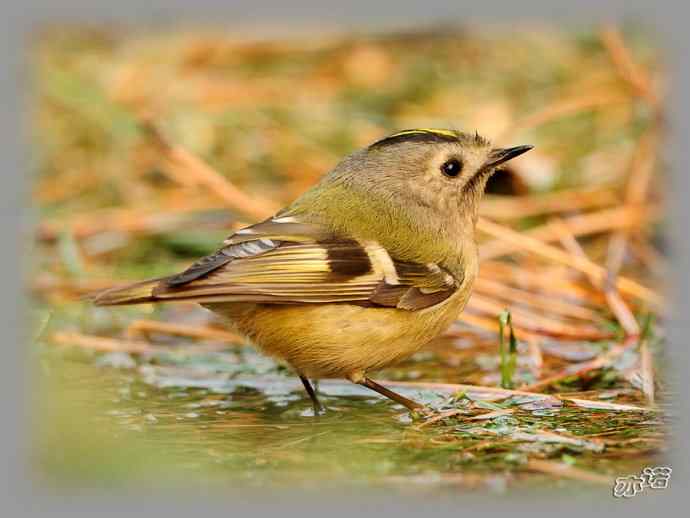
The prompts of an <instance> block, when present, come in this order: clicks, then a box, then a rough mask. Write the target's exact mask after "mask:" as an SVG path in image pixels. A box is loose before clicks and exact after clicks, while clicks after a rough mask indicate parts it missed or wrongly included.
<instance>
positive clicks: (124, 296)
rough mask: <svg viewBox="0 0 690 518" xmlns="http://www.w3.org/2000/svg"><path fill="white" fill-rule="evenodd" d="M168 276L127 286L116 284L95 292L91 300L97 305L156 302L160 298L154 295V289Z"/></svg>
mask: <svg viewBox="0 0 690 518" xmlns="http://www.w3.org/2000/svg"><path fill="white" fill-rule="evenodd" d="M166 278H167V277H164V278H160V279H150V280H148V281H142V282H136V283H134V284H127V285H125V286H115V287H114V288H109V289H107V290H104V291H101V292H98V293H95V294H94V295H92V296H91V300H92V301H93V303H94V304H96V305H97V306H120V305H125V304H145V303H147V302H155V301H156V300H158V299H157V297H155V296H154V295H153V293H152V292H153V289H154V288H155V287H156V286H158V284H159V283H160V282H161V281H163V280H165V279H166Z"/></svg>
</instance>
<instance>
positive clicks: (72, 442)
mask: <svg viewBox="0 0 690 518" xmlns="http://www.w3.org/2000/svg"><path fill="white" fill-rule="evenodd" d="M60 324H61V323H60V322H58V325H60ZM460 335H461V336H460V337H454V338H447V339H444V340H440V341H438V342H437V343H435V344H434V346H433V347H432V348H431V349H430V350H428V351H423V352H421V353H419V354H418V355H417V356H416V357H414V358H413V359H411V360H410V361H408V362H406V363H405V364H403V365H401V366H400V367H397V368H395V369H389V370H387V371H383V372H381V373H379V376H378V377H377V379H388V380H407V381H410V380H412V381H443V382H449V383H463V382H464V383H468V382H469V383H477V382H478V381H481V380H482V379H484V380H487V379H491V378H492V376H494V375H495V374H496V369H497V362H496V361H494V360H495V359H496V356H497V352H498V351H497V349H496V346H495V345H494V344H491V342H490V341H487V342H486V343H481V342H477V343H476V344H474V345H477V347H474V346H472V343H471V340H470V338H471V337H472V336H474V335H472V334H463V333H460ZM166 341H167V344H166ZM158 345H159V348H158V349H157V350H156V352H155V353H149V354H145V355H132V354H128V353H123V352H110V353H96V352H93V351H88V350H86V351H85V350H82V349H77V348H71V347H55V346H54V345H50V344H47V343H44V342H42V341H41V340H39V341H38V343H37V345H36V354H37V357H38V359H39V362H38V364H39V368H38V372H37V376H38V380H39V381H40V386H41V387H42V390H41V391H38V392H37V394H38V395H39V399H40V401H39V402H37V408H39V409H40V410H41V412H40V413H39V415H38V417H37V421H36V426H35V430H36V438H37V444H38V445H39V448H37V450H36V456H35V462H36V465H37V466H38V468H39V473H40V476H41V478H43V479H45V480H47V481H48V482H49V483H50V484H51V485H53V484H57V485H61V484H72V483H74V484H79V485H82V484H84V483H88V484H93V485H97V486H100V485H106V486H112V485H120V484H123V485H125V484H135V485H140V484H145V485H166V484H169V483H180V482H181V483H183V484H185V485H191V486H194V485H202V486H204V487H208V486H209V485H215V484H217V485H219V486H221V487H224V486H232V487H238V486H240V487H244V486H246V487H264V486H266V485H269V484H277V485H279V486H287V487H295V486H297V487H306V488H315V487H323V486H343V485H345V486H355V487H357V486H362V487H386V488H396V490H399V491H416V490H422V491H432V492H438V491H440V492H443V491H467V490H477V489H482V490H486V491H491V492H499V493H503V492H508V491H510V490H511V489H512V488H522V487H539V488H544V489H549V488H551V489H553V488H559V487H560V488H564V487H567V488H568V491H591V490H594V491H600V492H601V491H603V492H608V493H610V492H611V489H612V487H613V480H614V478H615V477H616V476H623V475H629V474H636V473H639V472H640V470H641V469H642V468H643V467H645V466H655V465H662V463H663V451H664V437H663V434H662V430H663V423H662V417H661V413H660V412H622V411H610V410H592V409H583V408H578V407H575V406H573V405H570V404H568V403H567V402H566V403H565V404H558V405H554V404H553V402H549V401H542V400H537V399H534V398H529V397H527V398H525V397H509V398H506V397H481V398H480V397H477V396H476V395H475V394H472V393H456V394H452V393H448V392H443V391H434V390H428V389H423V390H418V389H414V388H409V387H407V388H406V387H396V390H399V391H401V392H402V393H403V394H405V395H406V396H408V397H412V398H415V399H417V400H420V401H422V402H424V403H426V404H428V405H429V406H431V407H433V408H434V409H435V410H436V411H437V415H440V414H443V415H445V416H446V417H445V418H444V419H438V420H434V421H432V422H427V421H428V419H427V420H425V419H419V418H418V419H412V418H411V417H410V415H409V414H408V413H407V411H406V410H405V409H404V408H403V407H401V406H398V405H395V404H393V403H392V402H390V401H388V400H384V399H382V398H381V397H380V396H378V395H377V394H374V393H371V392H369V391H367V390H366V389H363V388H360V387H357V386H354V385H352V384H349V383H347V382H338V381H327V382H322V383H320V385H319V393H320V398H321V399H322V402H323V403H324V404H325V406H326V407H327V408H328V411H327V412H326V414H325V415H320V416H314V415H313V412H312V408H311V404H310V401H309V399H308V397H307V396H306V394H305V393H304V390H303V388H302V386H301V384H300V382H299V380H298V379H297V378H295V377H294V376H292V375H291V373H290V372H289V371H287V370H286V369H284V368H282V367H280V366H278V365H276V364H275V363H274V362H272V361H271V360H269V359H266V358H264V357H262V356H260V355H259V354H257V353H256V352H254V350H253V349H252V348H251V347H247V346H230V347H223V346H222V345H221V344H218V343H215V344H214V343H209V342H203V343H200V342H192V341H191V340H186V339H182V338H174V339H171V338H170V337H168V338H166V339H162V338H161V339H159V342H158ZM470 353H471V354H470ZM599 383H602V382H601V381H599ZM609 385H610V389H608V390H606V391H603V390H599V391H598V392H597V393H596V395H592V394H587V393H580V394H577V393H575V394H574V395H576V396H578V397H585V398H589V399H595V400H599V401H605V402H613V401H617V402H623V403H637V404H639V403H640V401H639V400H638V399H636V398H637V395H636V394H637V391H635V390H631V389H630V388H629V386H627V388H626V384H624V383H618V384H617V383H616V382H613V383H609ZM559 470H561V471H559ZM563 470H564V471H563Z"/></svg>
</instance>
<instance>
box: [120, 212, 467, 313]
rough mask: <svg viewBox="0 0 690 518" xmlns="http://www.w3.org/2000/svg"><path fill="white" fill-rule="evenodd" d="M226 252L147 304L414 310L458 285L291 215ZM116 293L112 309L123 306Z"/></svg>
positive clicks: (159, 287) (244, 234) (233, 240)
mask: <svg viewBox="0 0 690 518" xmlns="http://www.w3.org/2000/svg"><path fill="white" fill-rule="evenodd" d="M224 245H225V246H224V247H223V248H221V249H220V250H218V251H217V252H216V253H214V254H212V255H210V256H208V257H204V258H202V259H200V260H199V261H197V262H196V263H194V264H193V265H192V266H190V267H189V268H188V269H187V270H185V271H184V272H182V273H180V274H178V275H175V276H173V277H169V278H167V279H163V280H162V281H160V282H158V283H155V284H154V285H153V288H152V289H151V290H150V296H149V297H148V298H147V301H156V300H160V301H163V300H192V301H196V302H205V303H209V302H233V301H235V302H254V303H266V304H310V303H351V304H360V305H366V306H379V307H395V308H400V309H405V310H409V311H416V310H419V309H423V308H425V307H430V306H433V305H435V304H438V303H440V302H442V301H443V300H445V299H446V298H448V297H449V296H451V295H452V294H453V293H454V292H455V290H456V289H457V288H458V286H459V285H460V284H461V283H462V279H455V278H454V277H453V276H452V275H451V274H450V273H448V272H447V271H446V270H444V269H443V268H442V267H440V266H439V265H436V264H416V263H409V262H404V261H397V260H395V259H394V258H393V257H391V256H390V255H389V253H388V252H387V251H386V250H385V248H383V247H382V246H380V245H379V244H377V243H375V242H371V241H367V242H360V241H358V240H356V239H352V238H350V237H347V236H339V235H336V234H334V233H333V232H331V231H329V230H328V229H326V228H325V227H322V226H320V225H316V224H314V223H306V222H302V221H299V220H298V219H297V218H295V217H289V216H277V217H274V218H271V219H269V220H266V221H263V222H261V223H258V224H256V225H253V226H251V227H247V228H245V229H242V230H239V231H238V232H236V233H235V234H233V235H232V236H230V237H229V238H228V239H227V240H226V241H225V242H224ZM139 291H141V290H139ZM121 293H122V294H123V296H120V297H119V298H118V303H128V302H127V300H126V296H125V295H124V294H126V291H122V292H121ZM137 295H138V296H139V299H140V300H141V298H142V294H141V293H137ZM123 300H124V302H123ZM132 302H134V300H132Z"/></svg>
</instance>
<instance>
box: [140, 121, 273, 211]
mask: <svg viewBox="0 0 690 518" xmlns="http://www.w3.org/2000/svg"><path fill="white" fill-rule="evenodd" d="M143 127H144V128H145V129H146V130H147V132H148V134H149V135H150V136H151V139H152V141H153V142H154V143H155V144H156V145H157V147H158V149H159V150H160V151H161V153H162V155H163V158H164V163H165V165H167V167H166V171H168V172H169V173H170V175H171V176H172V178H173V179H174V180H175V181H177V182H180V183H182V184H190V183H191V184H193V185H198V186H202V187H205V188H206V189H208V190H209V191H210V192H211V193H213V194H215V195H216V196H218V197H219V198H220V199H222V200H223V201H224V202H225V203H227V204H228V206H230V207H232V208H234V209H236V210H238V211H240V212H242V213H244V214H247V215H249V216H252V217H254V218H257V219H263V218H266V217H268V216H270V215H271V214H274V213H275V212H276V211H277V210H278V209H279V208H280V207H279V206H278V205H276V204H275V203H274V202H272V201H271V200H267V199H262V198H260V197H259V196H251V197H250V196H248V195H247V194H245V193H244V192H243V191H241V190H240V189H238V188H237V187H235V186H234V185H233V184H232V183H231V182H230V181H229V180H228V179H227V178H224V177H223V176H221V175H220V174H219V173H218V172H217V171H216V170H214V169H213V168H212V167H210V166H209V165H208V164H207V163H206V162H204V161H203V160H201V159H200V158H199V157H197V156H195V155H193V154H192V153H190V152H189V151H187V150H186V149H184V148H182V147H181V146H176V145H172V144H170V143H169V142H168V141H167V140H165V138H164V137H163V135H162V134H161V133H160V131H158V129H157V128H156V127H155V126H154V125H153V124H152V123H150V122H148V121H146V122H144V123H143Z"/></svg>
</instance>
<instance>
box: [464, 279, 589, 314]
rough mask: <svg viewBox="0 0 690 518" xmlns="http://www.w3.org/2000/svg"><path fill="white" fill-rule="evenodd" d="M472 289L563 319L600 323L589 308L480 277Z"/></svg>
mask: <svg viewBox="0 0 690 518" xmlns="http://www.w3.org/2000/svg"><path fill="white" fill-rule="evenodd" d="M474 289H475V292H478V293H483V294H485V295H489V296H492V297H496V298H499V299H502V300H505V301H510V302H514V303H516V304H524V305H527V306H532V307H534V308H536V309H540V310H545V311H548V312H549V313H550V314H554V315H562V316H564V317H570V318H576V319H580V320H585V321H589V322H600V321H601V317H600V316H599V314H598V313H597V312H596V311H594V310H592V309H590V308H587V307H584V306H581V305H579V304H574V303H572V302H568V301H564V300H559V299H557V298H555V297H550V296H547V295H541V294H539V293H534V292H530V291H526V290H522V289H519V288H513V287H511V286H507V285H506V284H503V283H500V282H496V281H493V280H491V279H487V278H484V277H480V278H478V279H477V280H476V281H475V283H474Z"/></svg>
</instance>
